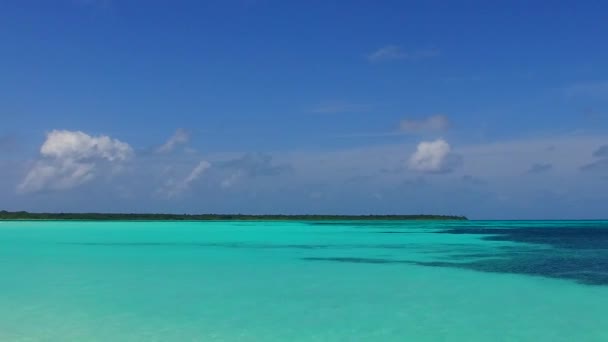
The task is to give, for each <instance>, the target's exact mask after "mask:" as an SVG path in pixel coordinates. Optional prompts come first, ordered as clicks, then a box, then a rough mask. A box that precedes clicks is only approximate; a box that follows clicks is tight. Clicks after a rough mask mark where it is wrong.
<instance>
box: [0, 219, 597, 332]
mask: <svg viewBox="0 0 608 342" xmlns="http://www.w3.org/2000/svg"><path fill="white" fill-rule="evenodd" d="M0 341H61V342H66V341H68V342H69V341H113V342H120V341H180V342H181V341H569V342H570V341H608V221H469V222H464V221H441V222H440V221H344V222H67V221H38V222H34V221H18V222H17V221H5V222H0Z"/></svg>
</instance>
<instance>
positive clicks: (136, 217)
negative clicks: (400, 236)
mask: <svg viewBox="0 0 608 342" xmlns="http://www.w3.org/2000/svg"><path fill="white" fill-rule="evenodd" d="M0 220H90V221H330V220H331V221H350V220H394V221H398V220H467V218H466V217H464V216H450V215H246V214H136V213H131V214H118V213H30V212H27V211H14V212H10V211H6V210H2V211H0Z"/></svg>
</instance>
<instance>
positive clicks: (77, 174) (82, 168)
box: [17, 130, 133, 193]
mask: <svg viewBox="0 0 608 342" xmlns="http://www.w3.org/2000/svg"><path fill="white" fill-rule="evenodd" d="M40 154H41V157H42V158H41V159H40V160H38V161H37V162H36V163H34V165H33V167H32V168H31V169H30V171H29V172H28V173H27V175H26V176H25V178H24V180H23V181H22V182H21V183H20V184H19V185H18V187H17V190H18V191H19V192H21V193H27V192H36V191H42V190H65V189H70V188H73V187H76V186H79V185H81V184H84V183H86V182H88V181H90V180H92V179H93V178H95V176H96V170H97V169H98V168H99V166H100V165H101V164H102V163H120V162H122V161H125V160H127V159H129V158H131V157H132V156H133V149H132V148H131V146H129V144H127V143H124V142H122V141H120V140H117V139H112V138H110V137H108V136H105V135H100V136H96V137H94V136H90V135H88V134H86V133H83V132H80V131H67V130H53V131H51V132H50V133H48V134H47V138H46V141H45V142H44V143H43V144H42V146H41V147H40Z"/></svg>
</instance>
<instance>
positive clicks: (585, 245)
mask: <svg viewBox="0 0 608 342" xmlns="http://www.w3.org/2000/svg"><path fill="white" fill-rule="evenodd" d="M438 233H439V234H477V235H487V236H485V237H483V239H484V240H489V241H513V242H521V243H535V244H545V245H550V246H553V247H557V248H569V249H608V227H605V226H598V227H588V226H585V227H572V226H568V227H513V228H478V227H475V228H467V227H461V228H450V229H445V230H443V231H440V232H438Z"/></svg>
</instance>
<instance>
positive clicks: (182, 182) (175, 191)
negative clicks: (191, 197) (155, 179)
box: [160, 160, 211, 198]
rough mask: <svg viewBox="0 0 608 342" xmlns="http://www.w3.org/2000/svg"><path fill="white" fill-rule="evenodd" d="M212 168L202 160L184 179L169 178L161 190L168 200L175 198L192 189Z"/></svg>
mask: <svg viewBox="0 0 608 342" xmlns="http://www.w3.org/2000/svg"><path fill="white" fill-rule="evenodd" d="M210 167H211V163H209V162H208V161H206V160H201V161H200V162H199V163H198V164H196V166H195V167H194V168H193V169H192V170H191V171H190V173H189V174H188V175H187V176H186V177H185V178H183V179H177V180H176V179H175V178H169V179H167V181H166V182H165V185H164V187H163V188H161V189H160V192H161V193H164V194H165V195H166V196H167V197H168V198H174V197H177V196H178V195H180V194H181V193H183V192H184V191H187V190H189V189H190V187H191V186H192V184H193V183H194V182H195V181H196V180H197V179H198V178H199V177H200V176H201V175H202V174H203V173H205V171H207V169H209V168H210Z"/></svg>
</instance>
